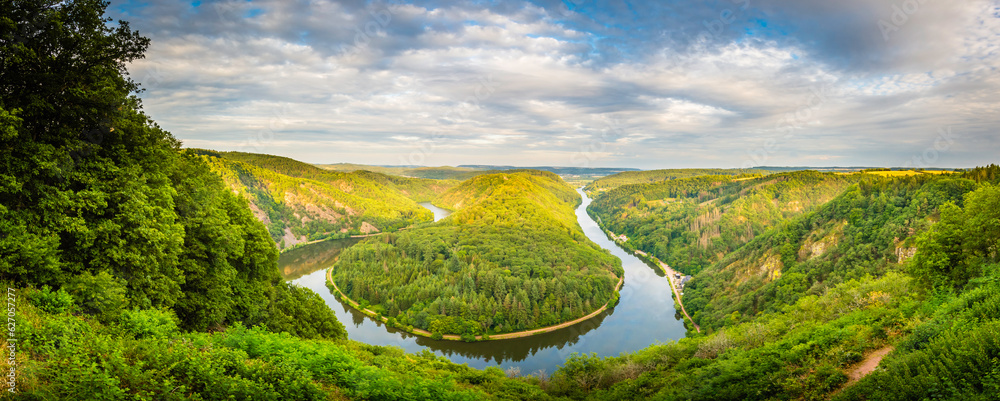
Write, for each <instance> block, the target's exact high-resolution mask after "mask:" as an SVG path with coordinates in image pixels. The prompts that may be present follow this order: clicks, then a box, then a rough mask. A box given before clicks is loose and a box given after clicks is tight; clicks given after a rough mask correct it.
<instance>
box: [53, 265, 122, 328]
mask: <svg viewBox="0 0 1000 401" xmlns="http://www.w3.org/2000/svg"><path fill="white" fill-rule="evenodd" d="M66 288H68V289H69V293H70V294H72V295H73V298H75V300H76V304H77V305H79V306H80V309H81V310H82V311H83V312H84V313H89V314H93V315H96V316H97V318H98V319H100V320H101V321H102V322H105V323H107V322H112V321H115V320H117V319H118V317H119V316H121V314H122V311H124V310H125V308H127V307H128V299H127V298H126V297H125V294H126V291H125V285H124V284H122V283H121V282H120V281H118V280H117V279H115V278H114V277H112V276H111V274H109V273H108V272H103V271H102V272H100V273H98V274H97V275H96V276H95V275H92V274H90V272H85V273H83V274H81V275H79V276H76V277H74V278H73V279H71V280H70V282H69V284H68V285H67V286H66Z"/></svg>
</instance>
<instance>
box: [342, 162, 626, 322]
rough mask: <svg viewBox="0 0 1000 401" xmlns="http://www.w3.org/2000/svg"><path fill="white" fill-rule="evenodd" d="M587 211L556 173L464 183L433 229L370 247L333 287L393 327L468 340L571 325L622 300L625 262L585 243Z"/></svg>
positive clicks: (348, 259) (354, 256) (352, 252)
mask: <svg viewBox="0 0 1000 401" xmlns="http://www.w3.org/2000/svg"><path fill="white" fill-rule="evenodd" d="M579 202H580V199H579V195H577V194H576V193H575V192H574V191H573V189H572V188H570V187H569V186H567V185H566V184H565V183H563V182H562V180H561V179H560V178H559V177H558V176H556V175H555V174H553V173H548V172H541V171H508V172H504V173H496V174H489V175H481V176H477V177H474V178H472V179H470V180H467V181H465V182H463V183H462V184H461V185H459V186H458V187H456V188H454V189H452V190H451V191H449V192H447V193H445V194H444V195H442V196H441V197H440V198H439V199H438V200H437V201H436V202H435V203H437V204H439V205H443V206H447V207H451V208H452V209H455V210H456V211H455V213H454V214H452V215H451V216H449V217H448V218H446V219H444V220H442V221H440V222H438V223H435V224H433V225H430V226H422V227H418V228H415V229H410V230H407V231H403V232H399V233H397V234H389V235H383V236H380V237H378V238H371V239H368V240H365V241H363V242H361V243H359V244H358V245H355V246H353V247H351V248H350V249H347V250H345V251H344V253H342V254H341V256H340V259H339V260H338V262H337V264H336V265H335V266H334V273H333V279H334V282H335V283H336V284H337V286H338V287H339V288H340V289H341V290H342V291H344V292H345V293H346V294H347V295H348V296H349V297H350V298H352V299H354V300H356V301H360V302H361V303H362V305H365V306H368V305H370V308H371V309H373V310H375V311H376V312H378V313H380V314H382V315H383V316H385V317H386V318H389V319H390V320H389V322H390V324H391V325H396V326H398V327H401V328H404V329H409V330H412V329H413V328H418V329H423V330H428V331H430V332H433V333H435V334H436V335H443V334H460V335H463V337H465V338H468V339H471V338H472V337H473V336H476V335H482V334H486V335H490V334H497V333H507V332H513V331H521V330H529V329H535V328H539V327H544V326H549V325H554V324H558V323H561V322H565V321H569V320H573V319H575V318H578V317H581V316H584V315H586V314H588V313H590V312H593V311H595V310H597V309H599V308H600V307H602V306H603V305H605V304H608V303H611V304H612V305H613V302H614V301H615V300H616V299H617V293H616V291H615V287H616V285H617V283H618V281H619V277H621V275H622V274H623V272H622V269H621V265H620V263H621V262H620V261H619V260H618V259H617V258H615V257H614V256H612V255H611V254H610V253H608V252H607V251H606V250H604V249H601V248H600V247H598V246H597V245H596V244H594V243H593V242H591V241H590V240H588V239H587V238H586V236H584V235H583V232H582V230H581V229H580V227H579V224H577V223H576V221H575V217H574V212H573V210H574V208H575V206H576V205H578V204H579Z"/></svg>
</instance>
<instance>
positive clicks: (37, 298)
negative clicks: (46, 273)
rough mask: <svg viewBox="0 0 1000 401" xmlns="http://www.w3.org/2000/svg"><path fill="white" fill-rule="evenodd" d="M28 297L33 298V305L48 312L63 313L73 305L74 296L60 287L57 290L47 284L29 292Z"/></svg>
mask: <svg viewBox="0 0 1000 401" xmlns="http://www.w3.org/2000/svg"><path fill="white" fill-rule="evenodd" d="M28 299H29V300H31V304H32V305H35V307H37V308H39V309H41V310H43V311H46V312H48V313H63V312H66V311H67V310H71V309H72V307H73V297H72V296H70V295H69V293H67V292H66V290H63V289H62V288H60V289H59V290H57V291H51V290H49V286H47V285H46V286H43V287H42V289H40V290H36V291H32V292H31V293H29V294H28Z"/></svg>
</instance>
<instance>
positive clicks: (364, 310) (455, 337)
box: [326, 267, 625, 341]
mask: <svg viewBox="0 0 1000 401" xmlns="http://www.w3.org/2000/svg"><path fill="white" fill-rule="evenodd" d="M326 282H327V283H329V284H330V285H331V286H333V289H334V290H335V291H336V292H337V293H336V294H335V295H337V298H338V299H341V300H343V301H345V302H347V304H348V305H350V306H351V307H352V308H354V309H356V310H357V311H359V312H361V313H364V314H365V315H366V316H368V317H370V318H372V319H378V320H381V322H382V323H387V322H388V321H389V319H388V318H386V317H379V315H378V313H376V312H375V311H373V310H371V309H368V308H361V304H359V303H357V302H355V301H354V300H353V299H351V298H349V297H348V296H347V294H344V292H343V291H341V290H340V287H337V283H335V282H333V268H332V267H331V268H329V269H327V270H326ZM624 284H625V277H621V278H619V279H618V285H616V286H615V293H618V292H619V291H620V290H621V288H622V285H624ZM616 299H617V297H616ZM610 304H611V302H610V301H609V302H608V303H605V304H604V306H601V307H600V308H599V309H597V310H595V311H594V312H591V313H590V314H588V315H586V316H583V317H580V318H577V319H574V320H570V321H568V322H564V323H560V324H557V325H553V326H546V327H541V328H537V329H532V330H525V331H516V332H513V333H503V334H495V335H487V336H482V335H479V336H475V340H476V341H490V340H508V339H514V338H524V337H530V336H533V335H538V334H544V333H550V332H553V331H556V330H559V329H563V328H566V327H570V326H573V325H575V324H578V323H582V322H584V321H586V320H589V319H592V318H594V317H596V316H597V315H600V314H601V313H603V312H604V311H606V310H607V309H608V307H609V305H610ZM394 328H395V329H397V330H401V331H404V332H407V333H410V334H414V335H418V336H422V337H427V338H434V337H433V336H434V334H433V333H431V332H429V331H427V330H423V329H418V328H413V329H406V328H402V327H394ZM441 339H442V340H450V341H465V340H463V339H462V337H461V336H459V335H456V334H445V335H443V336H442V337H441Z"/></svg>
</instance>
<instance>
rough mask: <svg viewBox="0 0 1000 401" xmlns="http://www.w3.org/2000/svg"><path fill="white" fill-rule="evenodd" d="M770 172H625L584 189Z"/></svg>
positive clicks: (751, 170)
mask: <svg viewBox="0 0 1000 401" xmlns="http://www.w3.org/2000/svg"><path fill="white" fill-rule="evenodd" d="M770 173H771V172H770V171H767V170H760V169H721V168H682V169H666V170H647V171H625V172H621V173H617V174H612V175H609V176H607V177H601V178H598V179H596V180H594V181H593V182H591V183H589V184H587V186H586V187H584V189H585V190H586V191H587V192H588V193H591V194H592V195H596V194H595V192H599V191H607V190H611V189H615V188H618V187H620V186H622V185H629V184H651V183H656V182H661V181H669V180H676V179H681V178H693V177H700V176H707V175H719V176H749V175H766V174H770Z"/></svg>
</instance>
